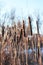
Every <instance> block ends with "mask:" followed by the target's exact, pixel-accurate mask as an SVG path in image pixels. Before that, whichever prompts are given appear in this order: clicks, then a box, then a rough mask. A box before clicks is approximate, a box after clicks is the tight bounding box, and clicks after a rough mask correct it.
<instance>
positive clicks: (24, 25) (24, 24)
mask: <svg viewBox="0 0 43 65" xmlns="http://www.w3.org/2000/svg"><path fill="white" fill-rule="evenodd" d="M23 30H24V37H25V36H26V33H25V23H24V20H23Z"/></svg>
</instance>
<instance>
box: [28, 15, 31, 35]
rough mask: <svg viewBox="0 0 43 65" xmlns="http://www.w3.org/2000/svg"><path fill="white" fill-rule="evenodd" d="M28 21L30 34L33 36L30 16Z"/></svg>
mask: <svg viewBox="0 0 43 65" xmlns="http://www.w3.org/2000/svg"><path fill="white" fill-rule="evenodd" d="M28 20H29V26H30V33H31V35H32V25H31V18H30V16H29V17H28Z"/></svg>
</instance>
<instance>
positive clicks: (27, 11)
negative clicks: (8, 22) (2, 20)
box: [0, 0, 43, 34]
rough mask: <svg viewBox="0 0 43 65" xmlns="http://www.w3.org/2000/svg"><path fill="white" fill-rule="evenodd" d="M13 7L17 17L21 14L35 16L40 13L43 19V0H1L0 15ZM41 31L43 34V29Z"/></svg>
mask: <svg viewBox="0 0 43 65" xmlns="http://www.w3.org/2000/svg"><path fill="white" fill-rule="evenodd" d="M13 8H14V9H15V15H16V17H18V16H20V17H21V18H22V17H27V16H28V15H32V16H33V17H35V16H37V13H39V14H40V16H41V19H42V20H43V0H0V17H1V16H2V15H3V14H4V13H5V12H10V10H11V9H13ZM33 24H35V23H33ZM33 27H34V26H33ZM42 27H43V24H42V25H41V29H42ZM35 30H36V28H35ZM35 30H34V31H35ZM40 33H42V34H43V31H42V30H41V31H40Z"/></svg>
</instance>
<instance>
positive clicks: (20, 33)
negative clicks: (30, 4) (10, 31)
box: [19, 29, 22, 40]
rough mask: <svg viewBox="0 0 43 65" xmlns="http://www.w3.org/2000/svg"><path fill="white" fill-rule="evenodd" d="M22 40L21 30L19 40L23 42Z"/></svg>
mask: <svg viewBox="0 0 43 65" xmlns="http://www.w3.org/2000/svg"><path fill="white" fill-rule="evenodd" d="M21 39H22V29H21V32H20V39H19V40H21Z"/></svg>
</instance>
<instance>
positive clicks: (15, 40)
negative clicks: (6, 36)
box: [14, 32, 16, 42]
mask: <svg viewBox="0 0 43 65" xmlns="http://www.w3.org/2000/svg"><path fill="white" fill-rule="evenodd" d="M14 42H16V32H15V34H14Z"/></svg>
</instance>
